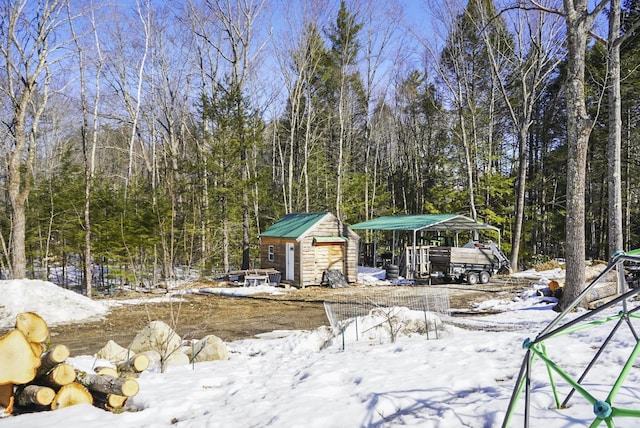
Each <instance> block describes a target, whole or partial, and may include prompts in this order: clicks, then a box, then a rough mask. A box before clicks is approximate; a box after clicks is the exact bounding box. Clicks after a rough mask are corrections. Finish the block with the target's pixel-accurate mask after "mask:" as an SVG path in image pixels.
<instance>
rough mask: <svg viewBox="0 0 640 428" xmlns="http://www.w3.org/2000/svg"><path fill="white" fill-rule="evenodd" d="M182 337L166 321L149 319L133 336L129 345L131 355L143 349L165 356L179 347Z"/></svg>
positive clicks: (143, 350)
mask: <svg viewBox="0 0 640 428" xmlns="http://www.w3.org/2000/svg"><path fill="white" fill-rule="evenodd" d="M181 344H182V339H180V336H178V334H177V333H176V332H175V331H174V330H173V329H172V328H171V327H169V326H168V325H167V324H166V323H164V322H162V321H151V322H150V323H149V324H147V325H146V326H144V328H143V329H142V330H140V332H139V333H138V334H137V335H136V337H134V338H133V340H132V341H131V344H130V345H129V350H130V352H131V355H135V354H139V353H142V352H145V351H157V352H158V353H159V354H160V355H162V356H166V355H169V354H171V353H172V352H174V351H175V350H176V349H179V348H180V345H181Z"/></svg>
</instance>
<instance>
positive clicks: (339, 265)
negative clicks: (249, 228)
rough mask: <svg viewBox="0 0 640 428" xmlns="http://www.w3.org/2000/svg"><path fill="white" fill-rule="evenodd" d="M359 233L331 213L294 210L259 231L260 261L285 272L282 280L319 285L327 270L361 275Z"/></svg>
mask: <svg viewBox="0 0 640 428" xmlns="http://www.w3.org/2000/svg"><path fill="white" fill-rule="evenodd" d="M358 241H359V237H358V235H357V234H356V233H355V232H353V231H352V230H351V229H350V228H349V227H347V226H346V225H344V224H343V223H342V221H340V219H338V218H337V217H336V216H334V215H333V214H331V213H328V212H324V213H293V214H287V215H286V216H284V217H282V218H281V219H280V220H278V221H277V222H276V223H274V224H273V225H272V226H271V227H269V228H268V229H267V230H265V231H264V232H263V233H262V234H261V235H260V265H261V267H262V268H263V269H268V268H271V269H276V270H278V271H280V272H282V275H283V276H282V281H283V282H286V283H289V284H292V285H297V286H301V287H306V286H308V285H320V284H322V279H323V275H324V273H325V271H327V270H338V271H340V272H342V274H343V275H344V277H345V279H346V280H347V281H348V282H349V283H353V282H356V281H357V279H358Z"/></svg>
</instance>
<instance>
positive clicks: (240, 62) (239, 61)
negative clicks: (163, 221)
mask: <svg viewBox="0 0 640 428" xmlns="http://www.w3.org/2000/svg"><path fill="white" fill-rule="evenodd" d="M263 7H264V0H245V1H242V2H236V1H233V0H205V1H204V11H205V13H206V14H207V15H208V19H209V20H210V21H209V22H210V24H211V26H212V27H213V28H215V29H216V30H217V34H215V35H212V34H210V33H209V32H206V33H202V34H199V37H200V38H201V39H202V40H204V41H205V42H206V44H207V46H208V48H209V49H213V50H214V51H215V52H216V53H217V54H218V55H219V58H221V59H222V60H223V61H224V62H225V63H226V64H227V66H228V67H229V68H228V71H227V73H226V77H227V79H228V81H229V84H230V89H232V90H233V91H238V94H239V95H240V96H239V97H237V103H238V104H237V105H236V112H242V111H243V109H244V106H243V105H241V103H242V101H243V97H244V90H245V89H246V85H247V78H248V77H249V76H250V74H251V72H252V67H253V65H254V62H255V61H256V60H257V57H258V55H259V53H260V51H261V49H262V46H264V45H259V46H255V42H254V39H253V38H254V36H255V31H256V30H255V27H254V26H255V24H256V21H257V19H258V17H259V16H260V12H261V11H262V9H263ZM212 36H214V37H215V38H214V37H212ZM217 36H220V37H217ZM207 77H208V78H209V79H212V80H213V81H215V82H218V81H221V80H223V79H222V78H221V76H215V75H214V76H207ZM238 131H239V135H238V137H239V138H240V140H241V149H240V163H241V166H240V168H241V170H240V179H241V182H242V191H241V193H242V194H241V199H242V202H241V205H242V207H241V209H242V268H243V269H247V268H248V267H249V250H250V243H251V241H250V234H249V228H250V224H249V220H250V216H249V208H250V207H249V196H250V193H249V189H248V187H247V186H246V185H245V184H246V183H247V182H248V180H249V174H250V170H251V161H250V159H249V153H250V152H251V151H250V150H249V147H247V141H248V135H246V133H245V130H242V129H238ZM226 221H227V219H226V217H223V222H226ZM223 234H224V235H225V236H224V237H223V240H227V241H228V225H227V224H224V225H223ZM224 252H225V254H226V253H227V252H228V244H227V245H226V246H225V249H224ZM225 260H227V261H226V262H225V269H228V267H229V266H228V256H226V255H225Z"/></svg>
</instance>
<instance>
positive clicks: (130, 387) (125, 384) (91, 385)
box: [76, 372, 140, 397]
mask: <svg viewBox="0 0 640 428" xmlns="http://www.w3.org/2000/svg"><path fill="white" fill-rule="evenodd" d="M76 379H77V382H79V383H80V384H82V385H84V386H86V387H87V388H88V389H89V390H91V391H97V392H104V393H105V394H115V395H124V396H125V397H133V396H134V395H136V394H137V393H138V391H139V390H140V385H138V382H137V381H136V380H135V379H124V378H118V377H114V376H102V375H97V374H91V373H85V372H82V373H78V374H77V376H76Z"/></svg>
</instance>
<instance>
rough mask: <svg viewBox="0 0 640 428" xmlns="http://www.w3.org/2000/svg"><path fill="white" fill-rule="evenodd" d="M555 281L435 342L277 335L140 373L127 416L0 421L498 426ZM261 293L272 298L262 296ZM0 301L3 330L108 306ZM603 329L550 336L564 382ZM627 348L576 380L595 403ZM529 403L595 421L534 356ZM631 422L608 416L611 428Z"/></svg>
mask: <svg viewBox="0 0 640 428" xmlns="http://www.w3.org/2000/svg"><path fill="white" fill-rule="evenodd" d="M560 274H561V273H560V272H546V273H543V274H540V273H536V272H533V271H529V272H526V273H523V274H521V275H525V276H527V275H528V276H527V277H528V278H529V279H530V280H531V281H532V282H533V284H532V287H531V289H527V290H523V293H522V297H521V298H514V299H513V300H509V301H499V300H496V301H492V302H486V303H485V304H484V306H485V309H486V308H487V306H492V307H494V308H497V309H499V310H500V311H501V312H500V313H498V314H495V315H491V316H477V317H468V318H455V319H442V320H441V321H442V322H443V323H444V324H443V325H441V329H440V334H439V338H438V339H435V338H434V337H433V335H432V336H431V337H430V338H429V339H427V338H426V337H425V336H423V335H417V334H412V335H401V336H400V337H398V338H397V340H396V341H395V343H392V342H391V341H390V340H387V339H388V338H384V337H381V336H380V335H378V336H376V339H375V340H365V339H360V340H358V341H356V340H355V337H354V336H355V335H354V334H349V333H348V332H349V330H348V329H347V332H346V333H345V334H344V335H337V336H335V335H333V334H332V332H331V331H330V329H329V328H326V327H323V328H320V329H318V330H315V331H276V332H273V333H271V334H267V335H262V336H261V337H256V338H253V339H247V340H240V341H236V342H230V343H227V346H228V349H229V353H230V356H231V358H230V360H228V361H215V362H207V363H197V364H195V365H194V366H182V367H175V366H174V367H169V368H168V370H167V372H166V373H160V372H159V371H157V370H149V371H146V372H144V373H142V374H141V376H140V378H139V379H138V382H139V384H140V392H139V393H138V394H137V395H136V396H135V397H132V398H130V399H129V401H128V404H127V406H128V408H129V410H130V411H127V412H124V413H122V414H114V413H110V412H106V411H103V410H100V409H98V408H95V407H92V406H89V405H76V406H72V407H68V408H63V409H60V410H56V411H48V412H39V413H31V414H23V415H19V416H11V417H4V418H1V419H0V428H10V427H20V428H23V427H39V426H48V427H65V428H76V427H78V428H80V427H83V428H84V427H92V428H99V427H104V428H107V427H108V428H112V427H118V428H127V427H174V426H177V427H194V428H195V427H198V428H200V427H226V428H228V427H231V428H233V427H241V428H244V427H288V428H289V427H318V428H330V427H336V428H337V427H340V428H343V427H396V426H414V427H447V428H449V427H495V426H501V425H502V422H503V419H504V417H505V413H506V410H507V407H508V403H509V400H510V398H511V395H512V391H513V387H514V382H515V378H516V376H517V375H518V372H519V370H520V367H521V364H522V361H523V357H524V355H525V350H524V349H523V346H522V345H523V343H524V341H525V340H526V339H527V338H532V339H533V338H535V337H536V336H537V335H538V333H539V332H540V331H541V330H542V329H543V328H544V327H545V326H547V325H548V324H549V322H550V321H552V320H553V319H554V318H555V317H556V316H557V314H556V313H555V312H553V311H552V310H551V307H552V306H553V304H552V303H550V301H552V300H553V299H549V298H542V297H539V296H538V295H537V293H536V292H535V289H536V288H542V287H544V286H545V285H546V283H547V281H548V279H549V277H552V276H558V275H560ZM239 290H245V291H249V290H250V291H253V292H254V291H256V290H257V287H248V288H246V289H237V288H236V289H234V290H226V291H225V290H222V291H221V292H226V293H229V294H233V293H235V294H236V295H237V294H238V293H239V292H240V291H239ZM261 291H268V292H280V291H279V290H278V289H275V288H270V287H266V288H264V289H262V290H261ZM211 292H213V289H212V290H211ZM0 296H2V300H0V328H6V327H10V326H11V325H12V324H13V323H14V321H15V315H16V314H18V313H20V312H25V311H33V312H36V313H38V314H40V315H41V316H42V317H43V318H44V319H45V320H46V321H47V322H48V323H50V324H56V323H60V322H82V321H83V320H86V319H94V318H99V317H101V316H104V314H106V313H107V311H108V310H109V308H108V306H106V305H104V304H103V303H100V302H95V301H91V300H89V299H86V298H84V297H82V296H79V295H77V294H74V293H72V292H69V291H67V290H64V289H62V288H59V287H56V286H55V285H53V284H50V283H46V282H41V281H0ZM45 296H46V297H45ZM42 297H44V298H42ZM39 302H46V304H41V303H39ZM125 303H126V302H117V301H116V302H112V304H125ZM129 303H132V302H129ZM618 310H619V309H611V310H610V311H609V312H607V314H615V313H617V312H618ZM609 324H611V323H605V324H603V325H602V326H600V327H598V328H589V329H582V330H579V331H577V332H576V333H574V334H571V335H563V336H561V337H558V338H557V339H554V340H553V341H549V342H548V344H547V351H548V355H549V356H550V358H552V359H554V361H556V362H557V364H558V365H559V366H561V367H562V369H563V370H565V371H566V372H567V373H569V374H570V375H571V376H575V377H577V376H579V375H580V374H581V373H582V371H583V370H584V368H585V366H586V365H587V364H588V363H589V361H590V359H591V358H592V356H593V354H594V352H595V351H594V350H597V348H599V346H600V344H601V343H602V341H603V340H604V338H605V337H606V336H607V335H608V334H609V332H610V331H611V328H609V327H611V326H610V325H609ZM607 326H609V327H607ZM108 339H109V338H105V341H106V340H108ZM634 345H635V340H634V339H633V337H632V336H631V335H630V334H628V333H621V336H620V337H618V336H616V339H615V340H613V341H612V343H611V344H610V345H609V346H608V347H607V348H606V350H605V352H604V353H603V355H602V356H601V357H600V360H599V361H601V363H599V364H598V365H597V366H596V367H594V368H593V369H592V371H591V372H590V374H589V376H588V378H587V379H586V380H585V383H584V385H585V389H588V390H589V392H590V393H591V394H593V395H594V396H595V397H596V398H597V399H599V400H604V399H605V398H606V397H607V395H608V394H609V391H610V389H611V384H612V382H613V381H614V380H615V379H616V377H617V376H618V374H619V372H620V370H621V367H622V365H623V364H625V362H626V360H627V358H628V355H629V353H630V352H631V349H632V347H633V346H634ZM70 362H72V363H73V364H74V365H75V366H76V367H86V368H88V369H90V368H91V367H93V366H94V365H96V364H97V363H98V362H97V361H96V358H95V357H94V356H90V355H84V356H83V355H79V356H72V357H71V359H70ZM102 363H103V362H99V364H98V365H101V364H102ZM639 378H640V370H639V369H638V368H632V369H631V371H630V374H629V378H628V382H627V384H625V385H624V386H623V387H622V388H621V390H620V392H619V393H618V395H617V397H616V405H619V406H622V407H628V408H639V407H640V405H638V401H637V397H638V395H640V384H639V383H638V380H640V379H639ZM554 379H555V381H556V382H557V386H558V389H559V390H560V391H561V392H560V393H561V396H560V399H561V400H562V399H564V397H565V396H566V394H567V392H568V391H569V390H568V388H567V386H566V382H565V381H563V380H562V379H559V378H558V377H557V376H556V377H555V378H554ZM531 403H532V405H531V418H532V419H531V420H532V425H531V426H534V427H540V426H544V427H545V428H555V427H558V428H559V427H570V426H585V425H586V426H588V425H589V424H591V422H593V420H594V411H593V406H592V405H591V404H590V403H589V402H588V401H587V400H585V399H584V398H583V397H582V396H581V395H579V394H575V395H574V397H573V398H572V400H571V402H570V405H569V408H567V409H563V410H558V409H557V408H556V406H555V402H554V396H553V394H552V389H551V387H550V381H549V376H548V375H547V372H546V367H545V365H544V364H542V363H541V362H540V361H539V360H536V363H534V366H533V371H532V395H531ZM634 406H635V407H634ZM523 413H524V400H523V399H521V400H520V402H519V405H518V411H517V413H516V415H515V416H514V418H512V421H511V425H510V426H523V422H522V415H523ZM638 423H639V422H638V420H637V419H630V418H622V419H620V420H616V426H637V424H638Z"/></svg>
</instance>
